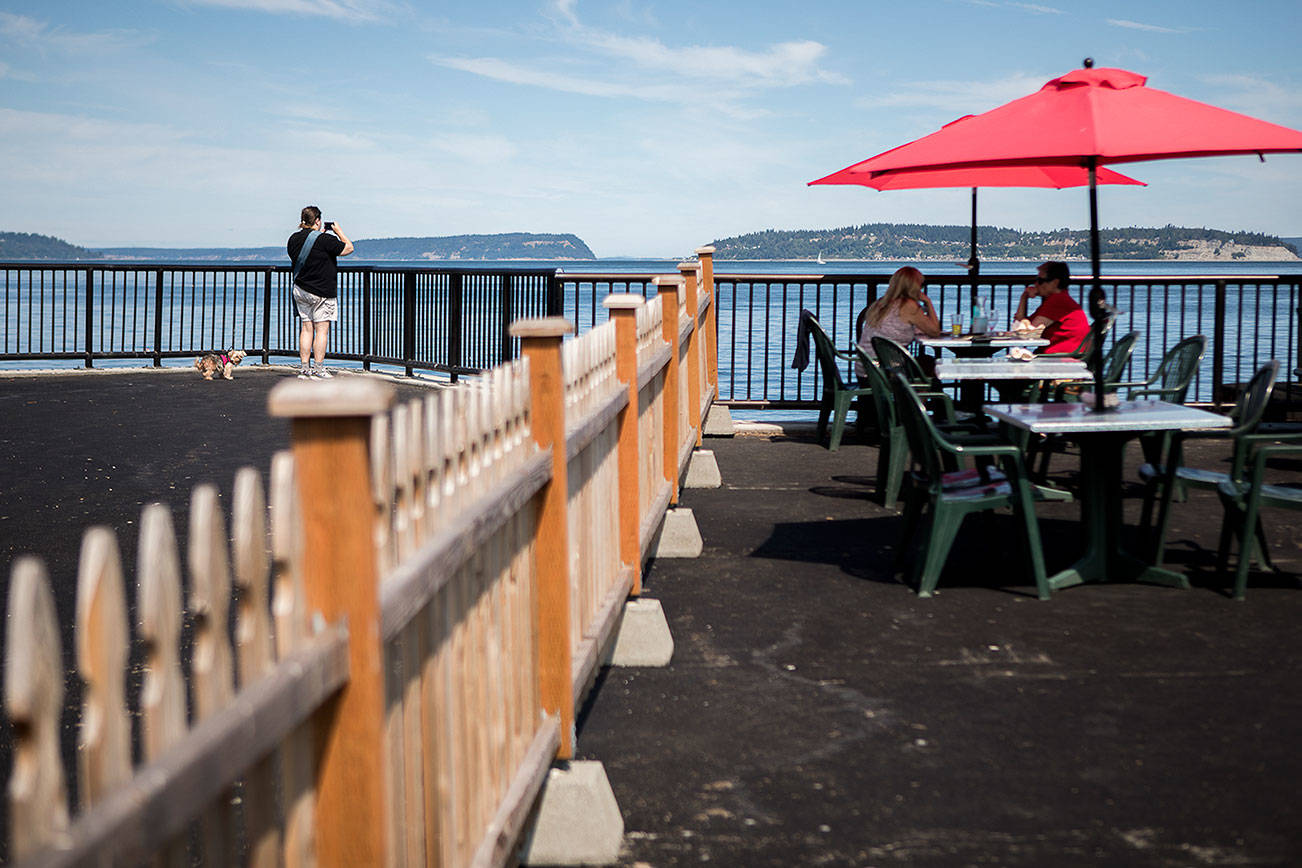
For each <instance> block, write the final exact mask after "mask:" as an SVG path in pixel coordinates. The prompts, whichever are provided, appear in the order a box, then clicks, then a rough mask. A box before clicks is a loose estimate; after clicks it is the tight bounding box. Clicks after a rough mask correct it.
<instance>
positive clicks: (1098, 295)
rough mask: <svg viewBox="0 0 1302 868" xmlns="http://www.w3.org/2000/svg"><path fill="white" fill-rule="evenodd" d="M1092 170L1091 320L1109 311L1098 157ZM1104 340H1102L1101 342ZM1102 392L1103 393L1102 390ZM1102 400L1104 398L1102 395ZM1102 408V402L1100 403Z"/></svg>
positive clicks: (1093, 162) (1094, 160)
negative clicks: (1101, 250)
mask: <svg viewBox="0 0 1302 868" xmlns="http://www.w3.org/2000/svg"><path fill="white" fill-rule="evenodd" d="M1089 170H1090V268H1091V270H1092V272H1093V277H1094V280H1093V284H1092V285H1091V286H1090V293H1089V302H1088V307H1087V310H1088V311H1089V318H1090V320H1091V321H1093V320H1096V319H1098V318H1099V317H1101V316H1104V315H1105V313H1106V311H1107V304H1108V299H1107V295H1106V294H1105V293H1104V291H1103V285H1102V284H1101V283H1100V282H1099V189H1098V158H1097V157H1090V158H1089ZM1101 343H1102V341H1100V344H1101ZM1100 394H1102V392H1101V390H1100ZM1099 400H1100V401H1102V400H1103V399H1102V398H1101V397H1100V398H1099ZM1099 407H1100V409H1101V408H1102V404H1100V405H1099Z"/></svg>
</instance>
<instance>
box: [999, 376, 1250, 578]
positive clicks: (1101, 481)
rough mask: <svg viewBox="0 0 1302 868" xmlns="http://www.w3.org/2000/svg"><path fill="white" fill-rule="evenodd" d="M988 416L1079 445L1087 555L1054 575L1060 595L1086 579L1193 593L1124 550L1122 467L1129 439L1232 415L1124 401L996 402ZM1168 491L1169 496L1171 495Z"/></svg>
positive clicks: (1221, 422) (1213, 423)
mask: <svg viewBox="0 0 1302 868" xmlns="http://www.w3.org/2000/svg"><path fill="white" fill-rule="evenodd" d="M985 409H986V412H987V413H989V414H990V415H991V416H993V417H995V418H996V419H998V420H1000V421H1001V422H1003V423H1005V424H1007V425H1010V426H1013V427H1015V428H1021V429H1023V430H1026V431H1030V432H1032V433H1035V434H1063V435H1067V436H1069V437H1071V438H1072V439H1073V440H1076V441H1077V442H1078V443H1079V444H1080V451H1081V456H1080V467H1081V520H1082V521H1083V522H1084V523H1085V532H1086V547H1085V553H1084V554H1083V555H1082V556H1081V557H1080V559H1079V560H1077V561H1076V563H1074V564H1072V565H1071V566H1070V567H1068V568H1067V569H1065V570H1063V571H1061V572H1059V573H1057V574H1055V575H1053V576H1050V577H1049V586H1050V587H1051V588H1053V589H1054V590H1058V589H1061V588H1069V587H1072V586H1073V585H1079V584H1082V583H1084V582H1109V581H1111V582H1117V581H1127V580H1133V581H1140V582H1151V583H1154V584H1159V585H1167V586H1171V587H1177V588H1188V587H1189V580H1188V579H1186V578H1185V577H1184V576H1183V575H1181V574H1179V573H1175V572H1172V571H1170V570H1166V569H1162V568H1161V567H1158V566H1156V565H1154V564H1150V563H1148V562H1147V561H1145V560H1142V559H1141V558H1139V557H1136V556H1135V555H1133V554H1131V553H1129V552H1127V551H1124V550H1123V549H1122V546H1121V508H1120V507H1121V466H1122V457H1123V454H1124V452H1125V445H1126V441H1127V440H1130V439H1131V438H1132V437H1135V436H1138V435H1139V434H1142V433H1144V432H1147V431H1201V430H1208V429H1214V428H1229V427H1230V424H1231V421H1230V419H1229V417H1227V416H1220V415H1217V414H1216V413H1209V412H1207V411H1206V410H1199V409H1196V408H1193V407H1185V406H1182V405H1180V404H1169V403H1167V402H1165V401H1124V402H1122V403H1121V404H1120V405H1119V406H1117V407H1116V408H1115V409H1111V410H1104V411H1098V410H1095V409H1094V408H1093V405H1091V404H1084V403H1081V404H1067V403H1053V404H991V405H989V406H987V407H986V408H985ZM1170 490H1171V486H1169V485H1168V486H1166V487H1165V491H1164V493H1163V496H1164V497H1169V496H1170Z"/></svg>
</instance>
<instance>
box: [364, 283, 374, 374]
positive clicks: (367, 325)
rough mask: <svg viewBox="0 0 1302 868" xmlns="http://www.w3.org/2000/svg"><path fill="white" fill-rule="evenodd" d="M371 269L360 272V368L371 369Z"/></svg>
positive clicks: (372, 344)
mask: <svg viewBox="0 0 1302 868" xmlns="http://www.w3.org/2000/svg"><path fill="white" fill-rule="evenodd" d="M371 273H372V272H371V269H370V268H369V267H368V268H367V269H366V270H365V271H363V272H362V370H363V371H369V370H370V369H371V354H372V347H373V346H374V342H373V341H372V340H371Z"/></svg>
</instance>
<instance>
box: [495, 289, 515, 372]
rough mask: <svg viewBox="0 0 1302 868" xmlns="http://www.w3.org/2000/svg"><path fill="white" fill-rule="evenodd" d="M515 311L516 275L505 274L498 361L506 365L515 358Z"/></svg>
mask: <svg viewBox="0 0 1302 868" xmlns="http://www.w3.org/2000/svg"><path fill="white" fill-rule="evenodd" d="M514 310H515V275H514V274H505V275H503V276H502V322H501V332H500V334H501V336H502V353H501V356H500V357H499V358H498V361H499V362H501V363H503V364H505V363H506V362H509V361H511V359H512V358H514V356H512V355H511V317H512V312H513V311H514Z"/></svg>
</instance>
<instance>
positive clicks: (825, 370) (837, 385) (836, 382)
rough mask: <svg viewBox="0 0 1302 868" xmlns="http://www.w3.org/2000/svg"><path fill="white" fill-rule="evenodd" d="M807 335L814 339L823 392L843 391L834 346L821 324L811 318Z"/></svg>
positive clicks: (842, 381)
mask: <svg viewBox="0 0 1302 868" xmlns="http://www.w3.org/2000/svg"><path fill="white" fill-rule="evenodd" d="M809 333H810V334H811V335H812V336H813V338H814V355H815V356H817V357H818V369H819V371H821V372H822V374H823V391H828V390H830V389H844V388H845V380H844V379H842V377H841V370H840V368H839V367H838V366H837V364H836V345H835V344H833V343H832V339H831V338H830V337H828V336H827V332H826V331H824V330H823V326H822V324H821V323H820V322H819V321H818V320H817V319H814V318H812V317H811V318H810V320H809Z"/></svg>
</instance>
